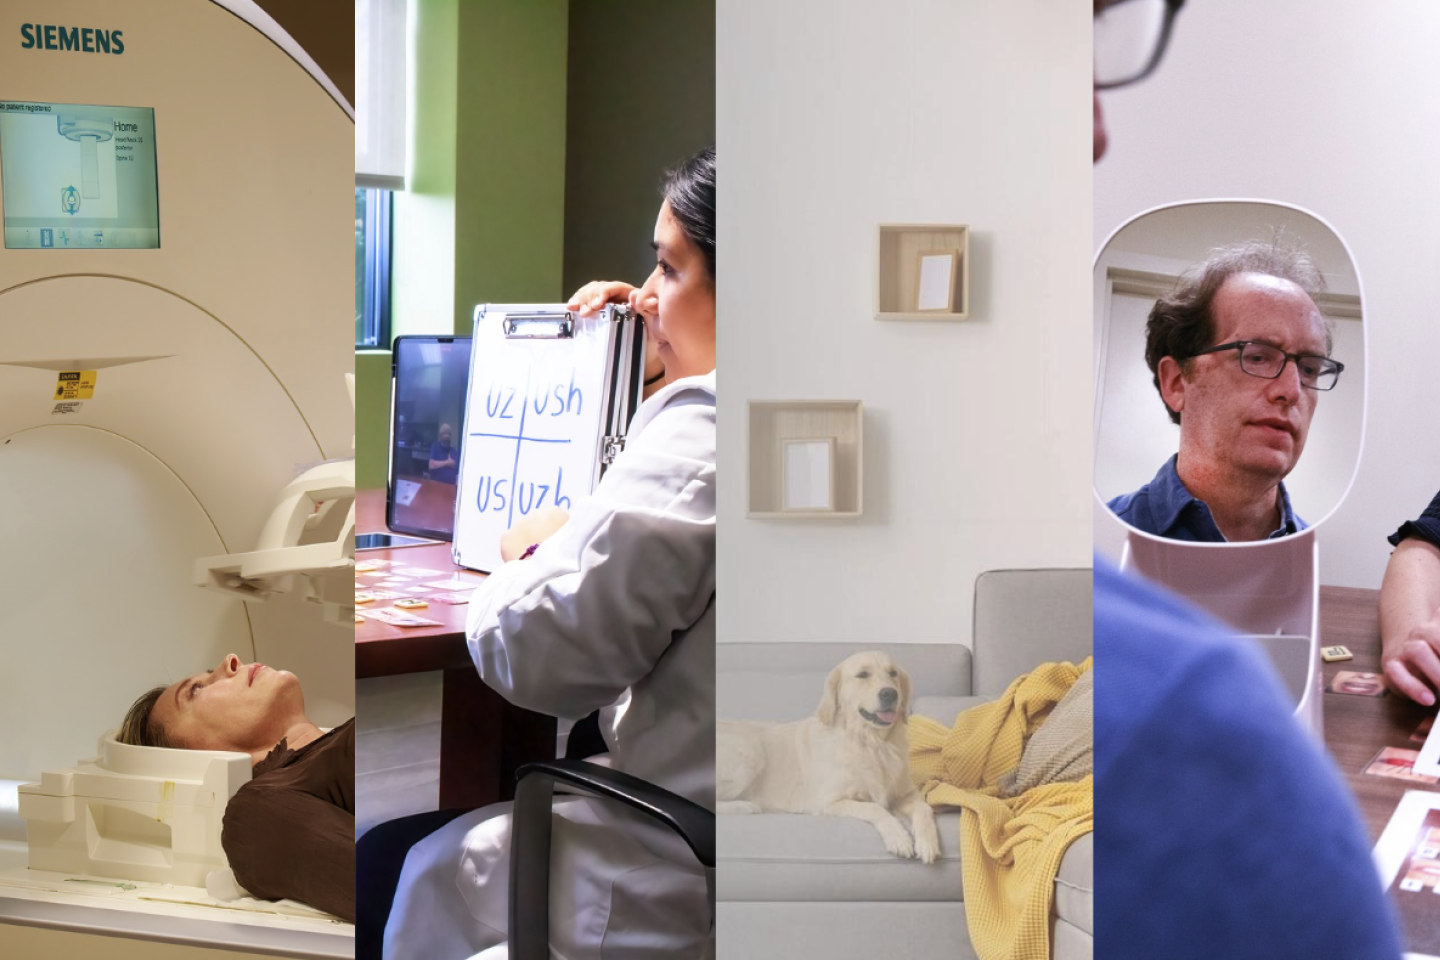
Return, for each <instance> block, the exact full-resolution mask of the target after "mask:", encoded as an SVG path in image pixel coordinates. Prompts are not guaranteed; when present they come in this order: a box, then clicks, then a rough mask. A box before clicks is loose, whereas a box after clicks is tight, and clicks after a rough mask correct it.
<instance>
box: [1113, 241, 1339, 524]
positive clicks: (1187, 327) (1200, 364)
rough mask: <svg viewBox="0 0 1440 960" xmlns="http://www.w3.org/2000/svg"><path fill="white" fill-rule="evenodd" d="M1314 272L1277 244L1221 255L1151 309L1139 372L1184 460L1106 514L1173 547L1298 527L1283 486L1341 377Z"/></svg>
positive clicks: (1301, 256) (1253, 245) (1320, 283)
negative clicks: (1321, 402)
mask: <svg viewBox="0 0 1440 960" xmlns="http://www.w3.org/2000/svg"><path fill="white" fill-rule="evenodd" d="M1322 288H1323V280H1322V278H1321V276H1320V272H1319V270H1317V269H1316V267H1315V265H1314V264H1313V263H1312V262H1311V260H1310V258H1309V257H1308V256H1306V255H1305V254H1304V253H1303V252H1301V251H1300V250H1299V249H1297V248H1294V247H1290V246H1286V245H1284V244H1283V243H1282V242H1280V241H1276V242H1273V243H1260V242H1250V243H1241V244H1235V245H1233V246H1229V247H1224V248H1222V249H1220V250H1217V251H1216V252H1215V253H1214V254H1212V255H1211V257H1210V259H1208V260H1206V261H1205V262H1204V263H1203V264H1201V265H1200V266H1199V267H1198V268H1197V269H1195V270H1193V271H1191V272H1190V273H1189V274H1187V275H1186V276H1185V277H1184V278H1182V279H1181V281H1180V283H1179V285H1178V286H1177V287H1176V288H1175V290H1174V291H1172V292H1171V293H1170V294H1169V295H1168V296H1165V297H1162V298H1161V299H1160V300H1157V301H1156V302H1155V307H1154V309H1152V310H1151V311H1150V319H1149V322H1148V323H1147V324H1146V325H1145V335H1146V342H1145V361H1146V363H1148V364H1149V366H1150V372H1151V374H1153V377H1154V383H1155V387H1156V389H1157V390H1159V392H1160V397H1161V399H1162V400H1163V401H1164V403H1165V407H1166V410H1167V411H1168V412H1169V414H1170V419H1171V420H1172V421H1174V422H1175V423H1177V424H1179V425H1180V451H1179V453H1178V454H1177V455H1176V456H1174V457H1171V458H1170V460H1169V461H1167V462H1166V463H1165V465H1164V466H1162V467H1161V468H1160V472H1159V473H1157V474H1156V475H1155V478H1154V479H1153V480H1151V481H1150V482H1149V483H1147V484H1146V485H1145V486H1143V487H1141V488H1140V489H1139V490H1136V491H1135V492H1134V493H1130V494H1126V495H1124V496H1120V497H1116V498H1115V499H1114V500H1111V501H1110V503H1109V507H1110V509H1111V510H1112V511H1114V513H1115V515H1116V516H1118V517H1119V518H1120V519H1122V520H1124V521H1125V522H1126V523H1128V524H1130V525H1131V526H1133V527H1135V528H1137V529H1139V530H1143V531H1145V532H1146V533H1152V534H1155V535H1156V536H1161V537H1167V538H1169V539H1172V540H1192V541H1202V542H1224V541H1239V540H1264V539H1267V538H1275V537H1283V536H1286V535H1288V534H1292V533H1298V532H1299V531H1301V530H1304V529H1305V527H1306V524H1305V521H1303V520H1301V519H1300V518H1299V517H1298V516H1296V514H1295V512H1294V510H1292V509H1291V506H1290V497H1289V495H1288V494H1287V493H1286V491H1285V484H1284V483H1283V482H1282V481H1283V480H1284V479H1285V477H1286V476H1287V475H1288V474H1289V473H1290V471H1291V470H1293V469H1294V468H1295V464H1296V463H1297V462H1298V461H1299V459H1300V454H1301V453H1302V452H1303V451H1304V449H1305V437H1306V435H1307V434H1308V433H1309V430H1310V418H1311V417H1313V416H1314V414H1315V404H1316V402H1317V400H1318V398H1319V395H1320V394H1321V393H1322V392H1324V391H1326V390H1329V389H1331V388H1332V387H1334V386H1335V384H1336V382H1337V381H1338V379H1339V376H1340V372H1341V371H1342V370H1343V369H1344V365H1343V364H1341V363H1339V362H1338V361H1336V360H1332V359H1330V356H1329V353H1330V334H1329V331H1328V330H1327V328H1326V325H1325V320H1324V318H1323V317H1321V315H1320V311H1319V310H1318V309H1316V307H1315V302H1314V301H1313V300H1312V299H1311V293H1316V292H1319V291H1320V290H1321V289H1322Z"/></svg>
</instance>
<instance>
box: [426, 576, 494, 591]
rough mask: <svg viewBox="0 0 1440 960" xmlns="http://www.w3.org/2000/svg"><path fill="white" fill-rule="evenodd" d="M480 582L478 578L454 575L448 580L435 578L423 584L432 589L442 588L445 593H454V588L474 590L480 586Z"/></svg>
mask: <svg viewBox="0 0 1440 960" xmlns="http://www.w3.org/2000/svg"><path fill="white" fill-rule="evenodd" d="M481 582H482V581H481V580H480V579H478V578H476V579H474V580H467V579H465V578H464V577H459V576H455V577H451V578H450V579H449V580H436V581H434V582H433V583H427V584H425V586H427V587H430V588H431V589H432V590H444V591H445V592H446V593H454V592H455V591H456V590H474V589H475V588H476V587H478V586H480V584H481Z"/></svg>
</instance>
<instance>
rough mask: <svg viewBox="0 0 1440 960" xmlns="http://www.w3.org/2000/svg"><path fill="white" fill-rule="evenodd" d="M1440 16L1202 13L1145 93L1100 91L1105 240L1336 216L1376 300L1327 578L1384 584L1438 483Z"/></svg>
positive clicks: (1099, 234)
mask: <svg viewBox="0 0 1440 960" xmlns="http://www.w3.org/2000/svg"><path fill="white" fill-rule="evenodd" d="M1437 40H1440V5H1437V4H1435V3H1433V2H1431V0H1391V2H1387V3H1379V4H1354V3H1344V2H1341V0H1309V2H1301V0H1285V2H1272V3H1265V4H1258V3H1249V2H1245V0H1206V2H1205V3H1195V4H1189V5H1187V6H1186V7H1185V9H1184V10H1183V11H1182V13H1181V15H1180V17H1179V19H1178V21H1177V23H1176V29H1175V33H1174V36H1173V37H1172V43H1171V49H1170V51H1169V53H1167V54H1166V58H1165V61H1164V63H1162V64H1161V66H1160V69H1159V71H1158V72H1157V73H1156V74H1155V75H1154V76H1153V77H1151V78H1150V79H1149V80H1147V81H1145V82H1144V83H1141V84H1139V85H1138V86H1136V87H1134V88H1132V89H1129V90H1121V91H1116V92H1114V93H1113V94H1110V95H1102V100H1101V103H1102V106H1103V108H1104V110H1105V112H1106V121H1107V125H1108V128H1109V132H1110V153H1109V155H1108V156H1106V158H1105V159H1104V160H1103V161H1101V163H1100V164H1099V166H1098V167H1097V168H1096V170H1095V223H1094V230H1095V233H1094V244H1095V246H1096V247H1098V246H1099V245H1100V244H1101V243H1102V242H1103V241H1104V238H1105V237H1106V236H1107V235H1108V234H1109V233H1110V231H1111V230H1113V229H1114V228H1115V227H1117V226H1118V225H1119V224H1120V223H1122V222H1123V221H1125V220H1126V219H1128V218H1129V217H1131V216H1132V215H1134V214H1135V213H1137V212H1139V211H1141V210H1144V209H1146V208H1149V207H1151V206H1155V205H1157V204H1161V203H1168V202H1173V201H1178V200H1185V199H1193V198H1199V197H1235V196H1245V197H1263V198H1270V199H1275V200H1280V201H1284V202H1289V203H1293V204H1297V205H1299V206H1301V207H1305V208H1306V209H1309V210H1312V211H1314V212H1315V213H1317V214H1319V215H1320V216H1322V217H1324V218H1325V219H1326V220H1328V221H1329V222H1330V223H1331V224H1332V225H1333V226H1334V227H1335V229H1336V231H1338V232H1339V234H1340V235H1341V236H1342V237H1344V238H1345V240H1346V242H1347V243H1348V244H1349V245H1350V248H1351V250H1352V251H1353V253H1354V255H1355V263H1356V267H1357V268H1358V271H1359V274H1360V279H1361V284H1362V285H1363V287H1364V292H1365V322H1366V326H1367V328H1368V333H1369V362H1370V394H1369V401H1368V420H1367V425H1366V442H1365V449H1364V451H1363V454H1362V459H1361V465H1360V471H1359V475H1358V476H1357V478H1356V482H1355V485H1354V487H1353V488H1352V489H1351V491H1350V495H1349V497H1348V498H1347V499H1346V501H1345V503H1344V504H1342V505H1341V507H1340V509H1339V510H1338V511H1337V513H1336V514H1335V516H1334V517H1333V518H1332V519H1331V520H1330V522H1328V523H1327V524H1326V525H1325V527H1324V528H1323V529H1322V530H1321V531H1320V533H1319V535H1318V536H1319V542H1320V551H1321V552H1320V563H1321V571H1320V573H1321V580H1322V582H1324V583H1331V584H1343V585H1349V586H1363V587H1374V586H1377V585H1378V584H1379V581H1380V576H1381V574H1382V573H1383V571H1384V565H1385V561H1386V559H1387V558H1388V556H1389V552H1390V547H1389V545H1388V544H1386V543H1385V540H1384V537H1385V535H1386V534H1388V533H1390V532H1392V531H1393V530H1394V529H1395V528H1396V527H1397V526H1398V525H1399V524H1400V523H1401V522H1402V521H1403V520H1405V519H1407V518H1409V517H1412V516H1415V515H1418V514H1419V512H1420V511H1421V510H1422V509H1423V508H1424V506H1425V505H1426V504H1427V503H1429V501H1430V498H1431V497H1432V496H1434V494H1435V491H1436V488H1437V487H1440V442H1437V436H1440V428H1437V425H1436V420H1437V413H1440V394H1437V392H1436V390H1435V383H1434V381H1435V378H1434V369H1435V361H1434V358H1436V357H1440V298H1437V296H1436V292H1435V282H1434V277H1435V257H1436V253H1435V251H1436V247H1437V242H1436V232H1437V226H1440V176H1437V175H1436V171H1437V170H1440V124H1436V123H1435V122H1434V110H1433V102H1434V95H1435V91H1437V90H1440V58H1437V57H1436V56H1435V53H1434V51H1435V48H1436V42H1437Z"/></svg>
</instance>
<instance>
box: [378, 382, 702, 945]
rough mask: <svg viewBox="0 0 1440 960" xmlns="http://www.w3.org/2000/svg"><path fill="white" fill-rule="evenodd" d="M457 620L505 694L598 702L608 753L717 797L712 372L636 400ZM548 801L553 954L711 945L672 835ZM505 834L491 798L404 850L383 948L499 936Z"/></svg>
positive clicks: (687, 857) (674, 787)
mask: <svg viewBox="0 0 1440 960" xmlns="http://www.w3.org/2000/svg"><path fill="white" fill-rule="evenodd" d="M467 632H468V634H469V638H470V653H471V656H472V657H473V658H474V660H475V665H476V667H477V669H478V670H479V671H480V675H481V676H482V677H483V678H484V680H485V682H486V683H487V684H488V685H489V686H491V687H493V688H494V689H496V690H497V691H499V692H500V693H502V694H504V696H505V697H506V699H508V700H510V701H511V702H513V703H515V704H518V705H519V706H522V707H527V708H529V709H532V710H537V711H540V712H542V713H549V714H553V715H555V716H560V717H572V718H573V717H583V716H585V715H586V714H588V713H590V712H591V711H593V710H596V709H598V708H602V707H603V708H605V710H604V711H603V712H602V715H601V730H602V732H603V734H604V736H605V739H606V741H607V742H608V743H609V745H610V764H611V766H613V767H615V768H616V769H618V770H624V771H625V772H627V773H631V774H633V775H635V776H638V777H640V778H642V779H644V780H649V781H651V782H653V783H657V784H659V785H660V786H663V787H665V788H666V789H668V790H671V791H673V792H675V793H678V794H680V795H682V796H685V797H687V798H689V799H691V800H693V801H695V802H696V803H699V804H701V805H703V806H705V807H707V808H709V809H711V810H713V809H714V808H715V374H714V373H713V372H712V373H710V374H709V375H708V376H704V377H690V378H686V379H684V380H679V381H677V382H675V383H672V384H670V385H668V386H666V387H665V388H664V389H663V390H661V391H660V392H659V393H657V394H656V395H655V396H653V397H651V398H650V399H649V400H647V401H646V402H645V403H644V404H642V405H641V407H640V410H639V411H638V412H637V413H636V415H635V419H634V422H633V423H632V424H631V426H630V431H629V439H628V440H627V443H626V448H625V451H624V453H622V454H621V455H620V456H619V457H617V458H616V460H615V463H614V464H613V465H612V466H611V468H610V469H609V471H608V472H607V473H606V474H605V477H604V478H603V479H602V480H601V482H600V484H599V486H598V487H597V488H596V490H595V493H594V494H593V495H592V496H591V497H590V498H589V499H588V500H585V501H583V502H581V503H580V504H578V505H577V507H576V509H575V512H574V514H573V515H572V516H571V517H570V520H569V522H568V523H566V524H565V526H564V527H563V528H561V530H560V531H559V532H558V533H556V534H555V535H554V536H553V537H551V538H550V539H549V540H547V541H545V542H544V543H543V544H542V545H541V546H540V548H539V549H538V550H537V551H536V552H535V554H534V555H533V556H532V557H531V558H530V559H528V560H524V561H514V562H511V563H507V564H505V565H504V566H502V567H501V568H500V569H499V570H498V571H496V572H495V573H494V574H493V575H492V576H491V577H490V578H489V579H488V580H487V581H486V582H485V584H484V585H483V586H482V587H481V588H480V589H479V590H477V591H476V593H475V595H474V597H473V598H472V599H471V602H470V613H469V622H468V630H467ZM555 813H556V816H555V819H554V824H553V828H552V829H553V833H552V837H551V844H552V856H551V906H550V925H551V944H552V949H553V950H554V951H555V953H556V954H558V955H559V956H562V957H564V958H566V960H588V958H602V957H604V958H613V960H618V958H625V960H644V958H656V960H658V958H665V960H671V958H690V957H700V956H704V955H706V954H707V953H708V952H710V951H712V950H713V944H712V943H711V931H710V908H709V903H708V899H707V894H706V886H705V876H704V871H703V870H702V869H701V867H700V865H699V863H698V862H697V861H696V860H695V858H694V855H693V854H691V853H690V851H689V848H688V847H686V846H685V845H684V843H683V842H682V841H680V840H679V838H678V837H676V836H674V835H673V834H671V833H669V831H667V830H665V829H664V828H663V827H659V826H654V825H652V824H650V823H649V822H647V821H644V820H642V819H640V818H639V815H637V814H632V813H631V812H630V811H628V810H625V809H623V808H620V807H618V806H617V805H614V804H611V803H607V802H602V801H597V800H585V799H573V800H561V801H559V802H557V803H556V806H555ZM509 832H510V817H509V804H497V805H495V806H492V807H487V808H485V809H483V810H478V811H475V812H474V813H472V814H467V815H465V816H463V817H460V818H459V819H458V820H456V821H454V822H452V823H451V824H449V825H447V826H446V827H444V828H442V829H441V830H439V831H437V832H436V833H435V834H432V835H431V836H430V837H427V838H426V839H425V840H423V841H421V842H420V843H419V844H417V845H416V846H415V847H414V848H413V849H412V850H411V852H410V855H409V856H408V857H407V858H406V861H405V868H404V872H403V874H402V876H401V879H400V884H399V888H398V889H397V891H396V896H395V905H394V908H393V910H392V912H391V916H390V921H389V924H388V925H387V927H386V930H385V955H386V957H387V958H392V960H410V958H426V960H430V958H434V960H447V958H465V957H470V956H472V955H474V954H476V953H478V952H480V951H484V950H487V948H492V947H495V946H496V945H499V944H503V943H504V942H505V941H506V939H507V937H506V934H505V930H506V927H507V918H508V914H507V910H508V883H509V855H508V852H509ZM503 953H504V951H503V948H502V949H500V950H497V951H496V952H495V953H493V954H492V953H489V952H487V953H486V954H485V960H490V957H491V956H495V955H503Z"/></svg>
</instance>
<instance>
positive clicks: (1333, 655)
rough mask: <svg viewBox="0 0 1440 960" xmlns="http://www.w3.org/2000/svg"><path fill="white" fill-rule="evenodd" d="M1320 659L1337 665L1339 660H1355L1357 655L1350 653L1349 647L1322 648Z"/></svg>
mask: <svg viewBox="0 0 1440 960" xmlns="http://www.w3.org/2000/svg"><path fill="white" fill-rule="evenodd" d="M1320 659H1321V660H1324V661H1325V662H1326V663H1335V662H1336V661H1339V660H1354V659H1355V655H1354V654H1353V653H1351V652H1350V648H1349V647H1321V648H1320Z"/></svg>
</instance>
